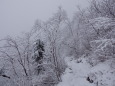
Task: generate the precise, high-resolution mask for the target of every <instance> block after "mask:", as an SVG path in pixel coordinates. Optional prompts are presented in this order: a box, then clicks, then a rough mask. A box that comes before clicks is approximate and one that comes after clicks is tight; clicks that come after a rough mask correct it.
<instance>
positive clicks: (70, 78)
mask: <svg viewBox="0 0 115 86" xmlns="http://www.w3.org/2000/svg"><path fill="white" fill-rule="evenodd" d="M66 62H67V64H68V68H67V69H66V71H65V73H64V75H63V76H62V82H60V83H59V84H58V85H57V86H115V68H112V67H111V66H110V64H111V62H112V60H108V61H106V62H103V63H100V64H98V65H96V66H94V67H91V66H90V65H89V63H88V62H87V59H86V58H82V59H80V60H79V62H78V61H76V60H69V59H67V60H66ZM114 65H115V64H114ZM88 79H90V81H91V80H92V82H90V81H88Z"/></svg>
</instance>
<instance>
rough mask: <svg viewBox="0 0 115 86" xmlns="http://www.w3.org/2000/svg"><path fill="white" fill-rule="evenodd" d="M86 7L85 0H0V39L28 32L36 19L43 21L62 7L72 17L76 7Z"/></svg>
mask: <svg viewBox="0 0 115 86" xmlns="http://www.w3.org/2000/svg"><path fill="white" fill-rule="evenodd" d="M77 5H81V7H87V6H88V1H87V0H0V39H1V38H3V37H5V36H7V35H11V36H16V35H19V33H21V32H22V31H29V30H30V29H31V28H32V26H33V24H34V21H35V20H36V19H41V20H43V21H45V20H47V19H48V18H49V17H51V16H52V15H53V13H55V12H56V11H57V9H58V7H59V6H62V7H63V9H65V10H66V11H67V13H68V16H69V17H72V15H73V13H74V12H75V11H76V10H77V9H76V6H77Z"/></svg>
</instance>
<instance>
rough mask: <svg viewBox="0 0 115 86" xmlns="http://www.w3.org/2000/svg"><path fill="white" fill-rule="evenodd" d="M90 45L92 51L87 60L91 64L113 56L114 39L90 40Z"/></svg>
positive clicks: (114, 53) (114, 50)
mask: <svg viewBox="0 0 115 86" xmlns="http://www.w3.org/2000/svg"><path fill="white" fill-rule="evenodd" d="M91 47H92V51H93V53H92V55H91V56H90V59H89V62H90V64H92V65H96V64H98V63H99V62H104V61H106V60H107V59H110V58H115V57H114V55H115V39H102V40H94V41H91Z"/></svg>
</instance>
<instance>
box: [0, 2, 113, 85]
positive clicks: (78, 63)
mask: <svg viewBox="0 0 115 86" xmlns="http://www.w3.org/2000/svg"><path fill="white" fill-rule="evenodd" d="M89 3H90V5H89V7H87V8H85V9H82V8H80V6H77V10H76V12H75V13H74V15H73V18H72V19H70V18H68V15H67V13H66V11H65V10H64V9H63V7H61V6H59V7H58V8H57V11H56V12H55V13H54V14H53V15H52V16H51V17H50V18H49V19H48V20H47V21H42V20H40V19H36V20H35V23H34V24H33V26H32V29H31V30H30V31H28V32H25V33H22V34H21V35H20V36H17V37H11V36H7V37H5V38H4V39H1V40H0V86H115V0H91V1H90V2H89Z"/></svg>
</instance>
